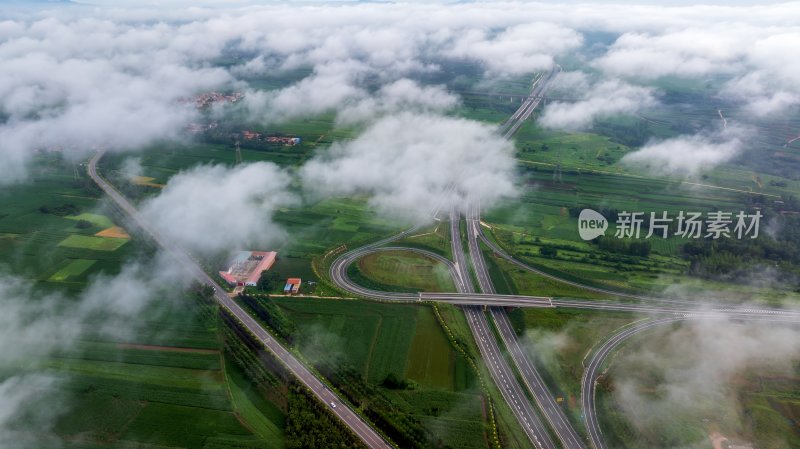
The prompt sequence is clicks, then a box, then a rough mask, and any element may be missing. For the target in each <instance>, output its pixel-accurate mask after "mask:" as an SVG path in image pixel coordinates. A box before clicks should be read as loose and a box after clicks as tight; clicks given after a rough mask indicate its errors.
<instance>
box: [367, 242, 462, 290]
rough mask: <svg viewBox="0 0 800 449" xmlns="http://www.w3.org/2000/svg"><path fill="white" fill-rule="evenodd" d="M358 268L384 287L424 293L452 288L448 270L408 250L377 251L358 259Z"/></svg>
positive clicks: (433, 260) (438, 263) (453, 286)
mask: <svg viewBox="0 0 800 449" xmlns="http://www.w3.org/2000/svg"><path fill="white" fill-rule="evenodd" d="M356 263H357V264H358V270H359V272H360V273H361V275H363V276H364V277H366V278H367V279H369V280H371V281H374V282H377V283H379V284H383V285H386V286H389V287H390V288H391V287H395V288H394V290H397V289H398V288H403V289H410V290H416V291H426V292H447V291H451V292H452V291H455V285H454V284H453V280H452V278H451V277H450V271H449V270H448V269H447V267H446V266H445V265H443V264H442V263H440V262H438V261H437V260H435V259H433V258H430V257H427V256H424V255H422V254H417V253H413V252H408V251H378V252H374V253H371V254H368V255H366V256H364V257H362V258H360V259H359V260H358V261H357V262H356Z"/></svg>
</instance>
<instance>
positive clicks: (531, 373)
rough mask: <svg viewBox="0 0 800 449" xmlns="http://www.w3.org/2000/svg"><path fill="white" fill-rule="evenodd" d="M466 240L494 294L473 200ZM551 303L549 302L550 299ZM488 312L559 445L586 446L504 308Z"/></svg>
mask: <svg viewBox="0 0 800 449" xmlns="http://www.w3.org/2000/svg"><path fill="white" fill-rule="evenodd" d="M466 215H467V241H468V242H469V253H470V259H471V260H472V267H473V269H474V270H475V275H476V277H477V279H478V284H479V286H480V289H481V290H482V291H483V292H484V293H488V294H491V295H494V294H495V289H494V285H493V284H492V278H491V276H490V275H489V270H488V269H487V268H486V261H485V260H484V258H483V253H482V252H481V249H480V244H479V243H478V236H479V234H480V230H479V228H480V206H479V205H478V204H477V203H472V204H470V205H468V207H467V214H466ZM551 304H552V302H551ZM489 310H490V313H491V315H492V319H493V320H494V323H495V326H496V327H497V330H498V333H499V334H500V338H501V339H502V340H503V344H504V345H505V346H506V348H507V349H508V351H509V355H510V356H511V360H512V361H513V362H514V365H515V366H516V367H517V370H518V371H519V373H520V375H521V377H522V380H523V382H525V386H526V387H527V388H528V391H530V392H531V395H532V396H533V399H534V400H535V401H536V404H537V405H538V406H539V410H541V412H542V415H544V417H545V418H546V419H547V421H548V422H549V423H550V427H551V429H552V430H553V432H554V433H555V434H556V436H557V437H558V439H559V440H560V441H561V444H562V445H563V447H564V448H565V449H584V448H585V447H586V445H585V444H583V441H582V440H581V438H580V437H579V436H578V433H577V432H575V429H574V428H573V427H572V424H571V423H570V422H569V420H567V417H566V415H565V414H564V411H563V410H562V409H561V407H559V406H558V404H557V403H556V401H555V400H554V399H553V396H552V395H551V394H550V390H549V389H548V388H547V385H545V383H544V380H543V379H542V376H541V375H539V373H538V372H537V371H536V367H535V366H534V364H533V362H532V361H531V360H530V357H528V354H527V353H526V352H525V350H523V349H522V345H520V343H519V339H518V338H517V334H516V333H515V332H514V330H513V328H512V327H511V322H510V321H509V319H508V315H507V314H506V311H505V309H503V308H501V307H491V308H490V309H489Z"/></svg>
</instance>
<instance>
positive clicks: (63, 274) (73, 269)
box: [48, 259, 97, 282]
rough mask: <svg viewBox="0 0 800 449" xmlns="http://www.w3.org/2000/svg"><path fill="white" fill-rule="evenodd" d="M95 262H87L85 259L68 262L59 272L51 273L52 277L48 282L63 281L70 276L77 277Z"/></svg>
mask: <svg viewBox="0 0 800 449" xmlns="http://www.w3.org/2000/svg"><path fill="white" fill-rule="evenodd" d="M96 262H97V261H96V260H87V259H74V260H72V261H70V262H69V263H68V264H67V266H65V267H63V268H61V269H60V270H58V271H56V272H55V273H53V275H52V276H50V278H49V279H48V280H50V281H54V282H59V281H65V280H67V279H68V278H70V277H72V276H78V275H80V274H82V273H83V272H84V271H86V270H88V269H89V267H91V266H92V265H94V264H95V263H96Z"/></svg>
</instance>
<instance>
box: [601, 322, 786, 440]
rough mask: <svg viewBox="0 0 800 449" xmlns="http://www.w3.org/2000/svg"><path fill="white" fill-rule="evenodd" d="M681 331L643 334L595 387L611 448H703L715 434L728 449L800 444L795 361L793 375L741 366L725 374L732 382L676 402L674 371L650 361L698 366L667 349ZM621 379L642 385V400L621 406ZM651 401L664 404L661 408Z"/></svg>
mask: <svg viewBox="0 0 800 449" xmlns="http://www.w3.org/2000/svg"><path fill="white" fill-rule="evenodd" d="M726 325H728V326H737V324H730V323H729V324H726ZM679 330H680V326H674V327H663V328H658V329H655V330H653V331H650V332H646V333H642V334H640V335H637V336H635V337H633V338H632V339H631V340H630V341H628V342H627V343H626V345H625V346H624V347H623V348H622V349H621V350H620V351H619V352H618V353H617V354H615V356H614V358H613V359H611V361H610V366H609V368H608V372H607V375H606V376H605V378H604V379H603V381H602V382H600V384H599V387H598V390H597V398H598V401H597V405H598V415H599V418H600V423H601V426H602V428H603V432H604V434H606V435H607V438H608V441H609V443H610V444H611V445H613V446H622V447H653V448H671V447H687V448H705V447H709V438H710V435H711V434H712V433H714V434H718V435H720V436H722V437H724V438H726V439H727V440H728V441H727V442H726V443H723V447H727V445H728V444H734V445H735V444H742V445H745V446H747V445H752V446H750V447H757V448H776V449H789V448H797V447H800V434H798V432H797V424H796V423H797V419H798V412H800V401H798V398H797V388H796V386H797V382H798V381H800V369H798V366H797V364H796V363H795V364H794V366H793V367H792V368H790V369H788V370H787V369H786V368H785V367H783V366H780V367H779V366H775V365H774V364H773V363H771V362H768V361H761V362H760V363H758V364H752V365H749V366H747V367H745V366H741V367H739V369H737V370H735V371H731V372H728V373H726V375H727V376H726V377H728V376H729V377H728V378H727V379H725V380H724V381H722V383H720V384H717V385H715V386H714V390H716V391H706V390H701V391H695V392H694V395H693V396H692V397H691V398H688V399H686V400H682V401H678V400H674V399H673V400H672V401H670V400H669V397H670V395H669V391H670V390H672V389H675V388H681V387H680V386H675V385H670V384H671V383H673V382H674V380H672V379H673V377H672V375H671V374H670V372H669V371H670V369H669V368H668V369H667V372H664V369H663V367H659V366H657V365H658V363H653V361H652V360H650V358H652V357H656V358H660V359H662V360H665V361H666V362H668V363H670V366H680V364H681V363H686V364H687V366H686V367H685V368H680V369H689V370H691V369H694V368H693V366H692V365H690V364H693V363H696V361H693V360H691V359H689V360H681V359H683V357H685V355H683V354H681V356H680V358H679V359H678V360H675V358H674V357H675V355H676V353H679V352H680V353H682V351H676V350H675V349H674V348H670V347H669V346H668V345H669V344H670V343H669V342H670V341H671V337H672V336H673V333H674V332H676V331H679ZM642 354H646V356H645V357H644V358H643V357H642ZM781 365H782V364H781ZM675 369H678V368H675ZM622 379H625V382H626V383H627V384H629V385H631V384H632V385H635V386H636V387H637V388H636V394H638V395H640V397H641V398H642V401H634V402H631V401H627V402H626V404H627V407H623V405H622V401H621V397H620V394H621V393H618V391H619V390H620V388H621V387H618V383H621V382H622ZM690 388H691V387H690ZM649 404H658V407H657V411H655V412H654V411H653V410H652V409H650V408H649V407H652V405H649ZM659 417H668V419H663V418H662V419H659Z"/></svg>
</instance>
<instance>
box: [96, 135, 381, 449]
mask: <svg viewBox="0 0 800 449" xmlns="http://www.w3.org/2000/svg"><path fill="white" fill-rule="evenodd" d="M102 155H103V152H102V151H101V152H97V153H96V154H95V155H94V156H93V157H92V158H91V160H90V161H89V165H88V168H87V172H88V174H89V176H90V177H91V178H92V180H94V182H95V183H97V185H98V186H100V188H101V189H103V191H104V192H105V193H106V195H108V196H109V197H110V198H111V199H112V201H114V203H116V205H117V206H118V207H119V208H120V210H122V211H123V212H124V213H125V214H127V215H128V216H129V217H130V218H131V219H132V220H133V221H134V222H135V223H136V225H138V226H139V227H140V228H141V229H142V231H144V232H146V233H147V234H149V235H150V237H151V238H152V240H153V241H154V242H155V243H156V244H157V245H158V246H159V247H161V248H162V249H163V250H165V251H166V253H167V254H168V255H170V256H171V257H173V258H174V259H175V261H176V262H177V263H178V264H179V265H180V266H182V267H184V268H185V269H186V270H187V272H188V274H190V275H191V276H192V277H193V278H194V279H196V280H197V281H198V282H200V283H201V284H204V285H208V286H211V287H212V288H213V289H214V299H216V300H217V302H218V303H219V304H220V306H222V307H223V308H224V309H225V310H226V311H227V312H228V313H230V314H231V315H233V316H234V317H236V319H237V320H239V322H240V323H241V324H242V325H243V326H244V327H245V328H246V329H247V330H248V331H249V332H250V333H251V334H253V335H254V336H256V338H258V340H259V341H260V342H261V344H263V345H264V346H265V347H266V348H267V349H268V350H269V351H270V352H272V354H273V355H274V356H275V357H276V358H277V359H278V360H280V361H281V362H282V363H283V364H284V366H285V367H286V368H287V369H288V370H289V372H291V373H292V374H293V375H294V376H295V377H296V378H297V379H298V380H299V381H300V382H301V383H303V385H305V386H306V387H308V389H309V390H311V392H312V393H313V394H314V396H316V397H317V398H318V399H319V400H320V401H322V402H323V403H324V404H325V405H326V406H327V407H328V409H329V410H330V411H331V412H332V413H333V414H334V415H335V416H336V417H338V418H339V419H340V420H341V421H342V422H343V423H344V424H345V425H346V426H347V427H349V428H350V430H352V431H353V433H354V434H355V435H356V436H358V437H359V438H360V439H361V440H362V441H363V442H364V443H365V444H366V445H367V446H368V447H370V448H376V449H378V448H380V449H389V448H392V447H393V446H392V445H391V444H389V443H388V442H387V441H386V440H385V439H384V438H383V437H382V436H381V435H380V434H378V433H377V432H376V431H375V430H374V429H372V427H370V426H369V424H367V422H366V421H364V420H363V419H362V418H361V417H360V416H359V415H358V414H356V413H355V412H354V411H353V410H352V409H351V408H350V406H349V405H348V404H347V403H345V402H344V401H342V400H341V399H340V398H339V397H338V395H336V394H335V393H334V392H332V391H331V390H330V389H329V388H328V387H327V386H326V385H325V384H324V383H323V382H322V381H320V380H319V379H318V378H317V377H316V376H315V375H314V374H313V373H312V372H311V371H310V370H309V369H308V368H306V366H305V365H303V364H302V363H301V362H300V361H299V360H297V358H296V357H295V356H294V355H292V354H291V353H290V352H289V351H288V350H287V349H286V348H285V347H284V346H283V345H282V344H281V343H279V342H278V341H276V340H275V339H274V338H272V337H271V336H270V334H269V333H268V332H267V331H266V330H265V329H264V327H263V326H261V324H259V323H258V322H257V321H256V320H255V319H253V317H252V316H250V314H248V313H247V312H246V311H245V310H244V309H243V308H242V307H241V306H239V304H237V303H236V302H235V301H234V300H232V299H231V298H229V297H228V295H227V294H225V292H224V291H223V290H222V288H221V287H220V286H219V285H218V284H217V283H216V282H215V281H214V280H213V279H211V278H210V277H209V276H208V274H206V272H205V271H203V269H202V268H201V267H200V265H199V264H198V263H197V262H196V261H195V260H194V259H192V258H191V257H190V256H189V255H188V254H187V253H186V252H185V251H184V250H183V249H182V248H180V247H179V246H178V245H176V244H175V243H173V242H171V241H169V240H167V239H164V238H163V237H161V236H160V235H159V233H158V232H157V231H156V229H155V228H153V227H152V226H151V225H150V224H149V223H148V222H147V221H146V220H145V219H144V217H143V216H142V215H141V214H140V213H139V211H138V210H136V208H135V207H133V205H132V204H131V203H130V202H129V201H128V200H127V199H126V198H125V197H124V196H122V194H120V193H119V192H117V191H116V190H115V189H114V188H113V187H112V186H111V185H110V184H109V183H108V182H106V180H105V179H103V178H102V177H101V176H100V175H98V174H97V161H98V160H99V159H100V157H102ZM334 405H335V406H334Z"/></svg>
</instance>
